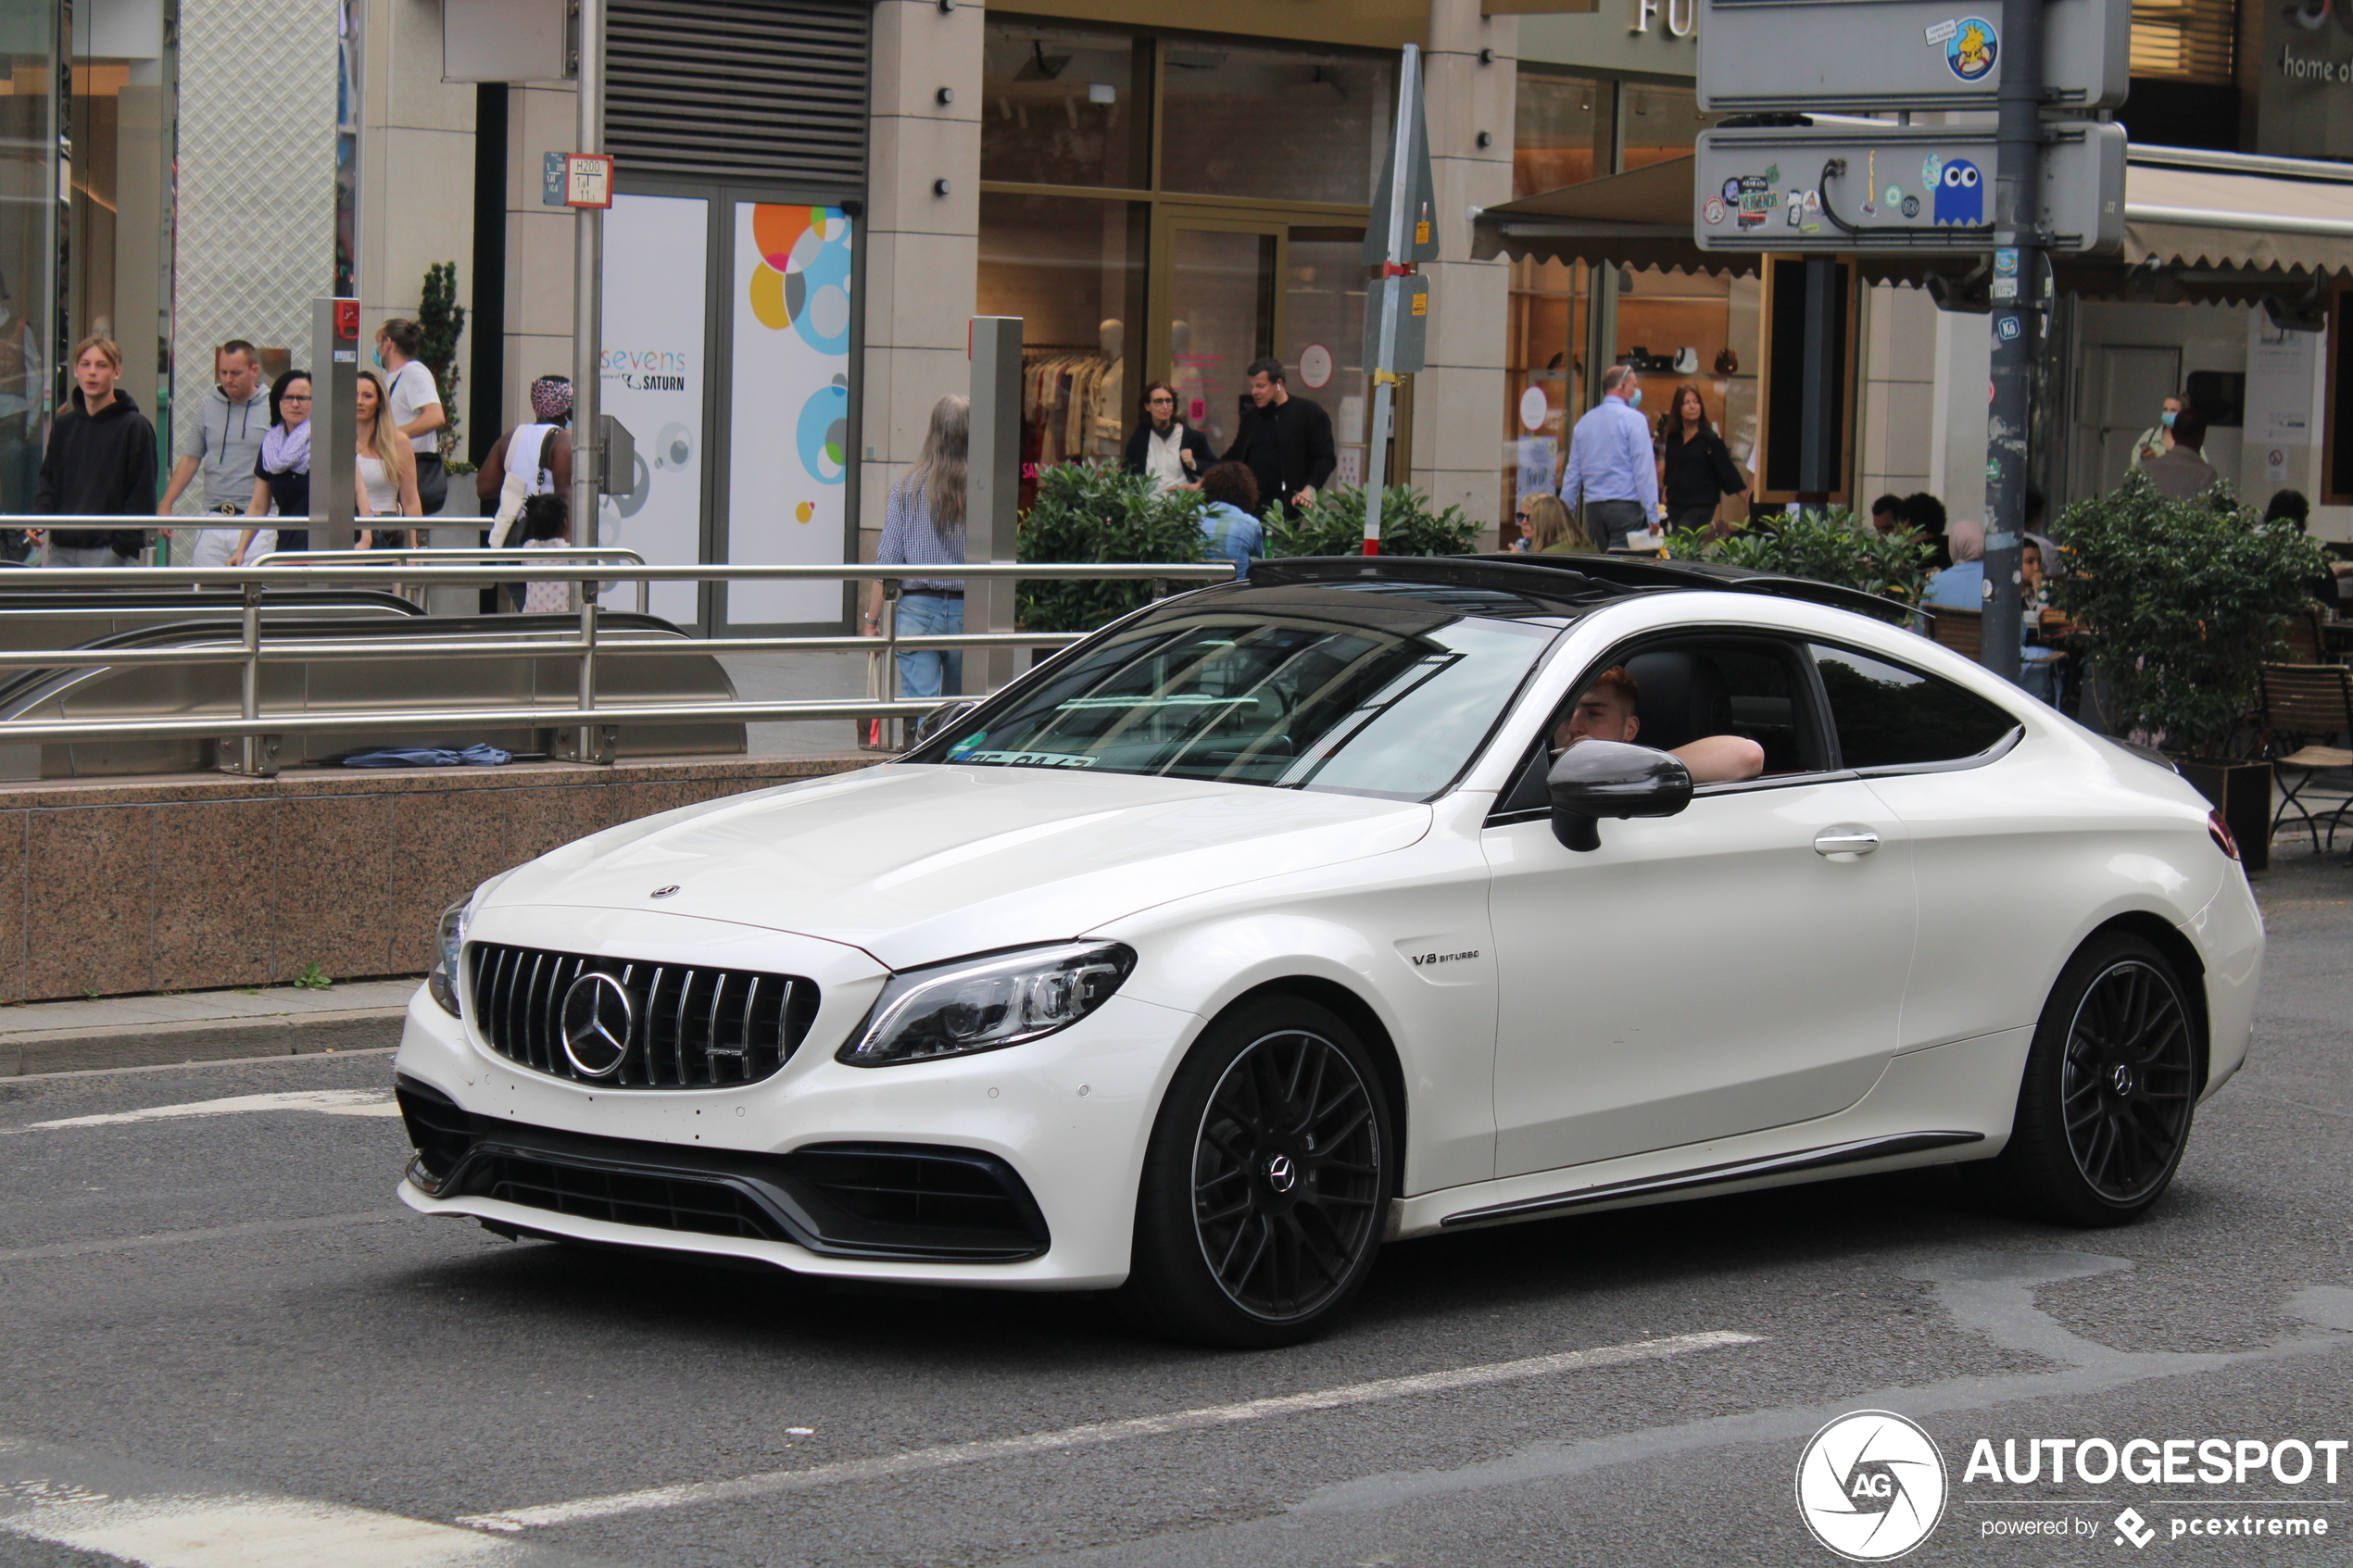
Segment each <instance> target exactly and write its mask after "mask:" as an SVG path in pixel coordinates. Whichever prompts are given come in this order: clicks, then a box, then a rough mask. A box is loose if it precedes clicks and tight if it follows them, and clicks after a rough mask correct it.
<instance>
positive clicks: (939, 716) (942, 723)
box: [914, 697, 980, 743]
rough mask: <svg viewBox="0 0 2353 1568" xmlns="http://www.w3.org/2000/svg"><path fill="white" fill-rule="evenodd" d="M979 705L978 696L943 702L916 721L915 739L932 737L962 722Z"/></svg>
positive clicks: (925, 739) (921, 740)
mask: <svg viewBox="0 0 2353 1568" xmlns="http://www.w3.org/2000/svg"><path fill="white" fill-rule="evenodd" d="M979 706H980V699H979V698H978V697H964V698H962V699H960V700H955V701H950V702H943V703H941V704H940V705H939V706H938V707H937V708H935V709H932V710H931V711H930V712H928V713H926V714H925V715H924V716H923V717H922V718H920V719H918V720H916V721H915V737H914V738H915V740H916V741H917V742H918V743H920V742H923V741H927V740H929V739H931V737H932V736H934V735H936V734H938V733H939V732H940V731H942V730H944V729H947V728H949V727H950V725H953V724H957V723H960V722H962V721H963V717H964V715H965V714H967V713H970V712H971V711H972V710H973V709H975V708H978V707H979Z"/></svg>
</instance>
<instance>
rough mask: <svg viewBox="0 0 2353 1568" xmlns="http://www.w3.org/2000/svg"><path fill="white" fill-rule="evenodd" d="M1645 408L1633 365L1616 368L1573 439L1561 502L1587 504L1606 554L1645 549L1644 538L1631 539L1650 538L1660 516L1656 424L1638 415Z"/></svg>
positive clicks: (1593, 532)
mask: <svg viewBox="0 0 2353 1568" xmlns="http://www.w3.org/2000/svg"><path fill="white" fill-rule="evenodd" d="M1641 407H1642V380H1641V378H1640V377H1638V376H1636V375H1635V374H1634V371H1633V369H1632V367H1630V366H1627V365H1612V366H1611V367H1610V368H1609V369H1608V370H1604V371H1603V372H1602V400H1601V401H1600V402H1599V403H1596V404H1595V405H1593V407H1592V408H1591V409H1589V410H1588V411H1587V412H1586V415H1585V417H1584V418H1583V419H1581V420H1578V421H1577V430H1576V433H1574V434H1573V435H1571V436H1570V437H1569V444H1568V471H1567V473H1565V474H1563V475H1562V476H1561V500H1562V502H1563V503H1565V504H1566V505H1567V508H1568V509H1569V510H1570V511H1572V512H1574V511H1576V510H1577V508H1578V503H1579V501H1580V500H1581V501H1582V502H1583V503H1584V507H1585V514H1584V515H1585V532H1586V533H1587V534H1588V535H1590V536H1591V537H1592V540H1593V542H1594V543H1595V544H1597V545H1599V546H1601V547H1602V548H1604V549H1605V550H1612V549H1617V548H1620V547H1622V546H1626V545H1628V544H1629V543H1631V544H1633V545H1634V546H1635V547H1637V548H1640V547H1641V546H1642V540H1641V539H1640V538H1637V539H1635V540H1633V541H1629V540H1628V538H1627V535H1628V534H1629V533H1632V534H1636V535H1645V534H1647V533H1649V531H1650V526H1651V522H1652V521H1653V520H1654V519H1655V518H1656V517H1657V516H1658V464H1657V463H1656V462H1655V460H1654V459H1653V457H1652V452H1651V431H1650V425H1649V423H1648V422H1647V421H1645V420H1643V418H1642V415H1640V414H1639V413H1636V412H1635V410H1636V409H1638V408H1641Z"/></svg>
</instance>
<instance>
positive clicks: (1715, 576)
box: [1249, 555, 1907, 621]
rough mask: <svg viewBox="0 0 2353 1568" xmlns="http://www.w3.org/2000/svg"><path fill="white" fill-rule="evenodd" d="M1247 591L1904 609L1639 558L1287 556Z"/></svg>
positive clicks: (1844, 593)
mask: <svg viewBox="0 0 2353 1568" xmlns="http://www.w3.org/2000/svg"><path fill="white" fill-rule="evenodd" d="M1249 581H1250V584H1251V586H1252V587H1279V586H1308V585H1314V584H1328V585H1339V584H1341V583H1348V584H1361V585H1363V586H1365V587H1372V586H1373V585H1375V584H1377V583H1378V584H1382V585H1388V584H1391V583H1393V584H1395V585H1396V587H1397V588H1398V590H1400V591H1405V592H1410V590H1411V587H1412V586H1416V585H1425V584H1426V585H1428V586H1429V587H1431V588H1434V589H1438V590H1441V595H1442V594H1443V591H1445V590H1456V591H1460V590H1465V589H1467V590H1473V591H1475V592H1486V593H1501V594H1510V595H1515V596H1525V597H1528V598H1531V599H1539V600H1549V601H1553V602H1555V603H1559V604H1562V605H1564V606H1565V607H1570V608H1574V609H1591V608H1594V607H1595V606H1596V605H1597V604H1600V603H1603V602H1605V601H1608V600H1613V599H1620V598H1624V597H1627V596H1629V595H1633V594H1639V593H1657V592H1661V591H1669V592H1683V593H1692V592H1700V591H1713V592H1717V593H1736V594H1769V595H1771V596H1774V597H1776V598H1784V599H1802V600H1804V601H1805V602H1806V603H1808V604H1818V605H1825V606H1828V607H1830V608H1833V609H1846V610H1855V611H1857V612H1859V613H1861V614H1864V615H1868V616H1870V617H1872V618H1873V619H1874V620H1881V621H1884V620H1886V619H1887V618H1888V617H1889V615H1890V613H1891V612H1899V611H1904V610H1906V608H1907V607H1906V606H1903V605H1900V604H1898V603H1896V602H1895V601H1894V600H1893V599H1883V598H1881V597H1880V596H1877V595H1875V594H1867V593H1864V592H1863V591H1862V590H1860V589H1859V588H1846V587H1842V586H1840V585H1839V584H1837V583H1817V582H1814V581H1813V580H1811V579H1810V578H1805V577H1785V576H1782V575H1780V573H1778V572H1771V571H1751V570H1749V569H1748V568H1746V567H1738V566H1718V565H1715V564H1713V563H1712V562H1708V561H1686V560H1655V559H1652V558H1649V557H1646V556H1604V555H1573V556H1523V555H1491V556H1292V557H1284V558H1279V559H1274V560H1260V561H1252V563H1251V568H1250V578H1249ZM1441 595H1432V597H1441Z"/></svg>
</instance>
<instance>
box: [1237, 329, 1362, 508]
mask: <svg viewBox="0 0 2353 1568" xmlns="http://www.w3.org/2000/svg"><path fill="white" fill-rule="evenodd" d="M1250 400H1251V403H1252V407H1251V408H1246V409H1244V410H1243V411H1242V427H1241V429H1240V430H1239V432H1237V433H1236V434H1235V436H1234V444H1233V445H1232V446H1230V447H1228V448H1227V451H1226V456H1225V458H1223V459H1222V460H1223V461H1225V462H1228V463H1245V464H1247V465H1249V468H1250V471H1251V472H1252V474H1253V475H1255V476H1256V477H1257V480H1258V499H1259V505H1260V508H1261V515H1264V516H1269V517H1271V516H1272V515H1273V508H1275V507H1276V506H1277V505H1281V506H1287V507H1290V508H1292V509H1293V510H1297V509H1299V508H1303V507H1311V506H1314V505H1315V492H1317V491H1318V490H1321V489H1322V488H1323V487H1324V485H1325V483H1326V482H1327V481H1328V480H1329V479H1330V478H1331V477H1332V470H1334V469H1336V468H1338V467H1339V466H1340V454H1339V453H1338V452H1336V451H1335V450H1333V447H1332V417H1331V416H1330V415H1329V414H1327V413H1326V412H1324V409H1323V406H1322V405H1321V404H1318V403H1316V402H1315V401H1313V400H1312V399H1309V398H1305V397H1293V396H1292V395H1290V388H1289V387H1288V386H1285V385H1284V384H1283V362H1282V361H1281V360H1280V359H1277V358H1273V357H1271V356H1269V357H1268V358H1264V359H1253V360H1252V361H1251V365H1250Z"/></svg>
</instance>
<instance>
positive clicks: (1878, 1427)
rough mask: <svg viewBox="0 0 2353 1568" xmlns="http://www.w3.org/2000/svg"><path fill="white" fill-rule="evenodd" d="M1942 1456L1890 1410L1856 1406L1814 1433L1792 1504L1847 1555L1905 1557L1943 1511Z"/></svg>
mask: <svg viewBox="0 0 2353 1568" xmlns="http://www.w3.org/2000/svg"><path fill="white" fill-rule="evenodd" d="M1945 1486H1946V1482H1945V1474H1944V1455H1943V1454H1942V1453H1940V1452H1938V1451H1937V1448H1936V1440H1935V1439H1934V1438H1932V1437H1931V1436H1929V1435H1928V1434H1927V1433H1926V1432H1925V1431H1923V1430H1922V1429H1921V1428H1920V1427H1919V1424H1917V1423H1915V1422H1912V1421H1908V1420H1906V1418H1904V1417H1903V1416H1900V1415H1897V1414H1895V1413H1894V1411H1854V1412H1853V1413H1851V1414H1848V1415H1843V1416H1840V1417H1839V1418H1838V1419H1837V1420H1836V1421H1833V1422H1831V1424H1829V1425H1827V1426H1825V1427H1823V1428H1822V1429H1821V1430H1820V1431H1819V1432H1817V1433H1815V1434H1814V1436H1813V1440H1812V1441H1810V1442H1808V1443H1807V1444H1806V1452H1805V1453H1804V1454H1803V1455H1802V1456H1800V1458H1799V1459H1798V1461H1797V1511H1798V1512H1799V1513H1800V1514H1802V1515H1803V1516H1804V1517H1805V1520H1806V1528H1807V1529H1809V1530H1811V1531H1813V1532H1814V1538H1815V1539H1816V1540H1818V1541H1819V1542H1821V1543H1822V1544H1823V1545H1824V1546H1826V1547H1828V1548H1830V1549H1831V1550H1832V1551H1834V1552H1836V1553H1838V1555H1839V1556H1841V1557H1843V1558H1845V1559H1846V1560H1847V1561H1848V1562H1887V1561H1889V1560H1890V1559H1893V1558H1897V1557H1901V1556H1903V1555H1904V1554H1905V1553H1906V1552H1907V1551H1909V1550H1911V1549H1913V1548H1914V1547H1916V1546H1918V1545H1919V1544H1920V1542H1922V1541H1924V1540H1926V1539H1928V1536H1929V1532H1930V1531H1931V1530H1933V1529H1935V1528H1936V1522H1937V1521H1938V1520H1939V1519H1942V1518H1943V1517H1944V1498H1945Z"/></svg>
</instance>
